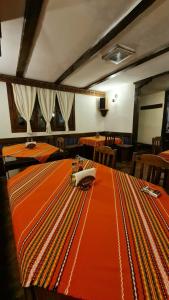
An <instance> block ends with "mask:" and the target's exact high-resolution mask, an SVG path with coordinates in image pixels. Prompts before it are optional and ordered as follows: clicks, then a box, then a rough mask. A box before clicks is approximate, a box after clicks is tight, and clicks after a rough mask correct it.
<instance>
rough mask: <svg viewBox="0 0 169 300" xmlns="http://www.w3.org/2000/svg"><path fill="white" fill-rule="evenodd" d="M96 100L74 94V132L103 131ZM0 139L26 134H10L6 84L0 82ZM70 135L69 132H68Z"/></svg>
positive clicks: (102, 122)
mask: <svg viewBox="0 0 169 300" xmlns="http://www.w3.org/2000/svg"><path fill="white" fill-rule="evenodd" d="M97 102H98V99H97V97H94V96H87V95H80V94H76V97H75V118H76V131H72V132H90V131H96V132H98V131H104V118H103V117H102V116H101V114H100V112H99V111H98V103H97ZM0 124H1V125H0V138H10V137H22V136H27V134H26V133H12V132H11V125H10V116H9V106H8V98H7V89H6V83H4V82H0ZM53 133H55V134H59V133H61V134H64V133H66V132H64V131H61V132H58V131H57V132H52V134H53ZM70 133H71V131H70ZM35 135H45V133H43V132H39V133H38V132H37V133H33V136H35Z"/></svg>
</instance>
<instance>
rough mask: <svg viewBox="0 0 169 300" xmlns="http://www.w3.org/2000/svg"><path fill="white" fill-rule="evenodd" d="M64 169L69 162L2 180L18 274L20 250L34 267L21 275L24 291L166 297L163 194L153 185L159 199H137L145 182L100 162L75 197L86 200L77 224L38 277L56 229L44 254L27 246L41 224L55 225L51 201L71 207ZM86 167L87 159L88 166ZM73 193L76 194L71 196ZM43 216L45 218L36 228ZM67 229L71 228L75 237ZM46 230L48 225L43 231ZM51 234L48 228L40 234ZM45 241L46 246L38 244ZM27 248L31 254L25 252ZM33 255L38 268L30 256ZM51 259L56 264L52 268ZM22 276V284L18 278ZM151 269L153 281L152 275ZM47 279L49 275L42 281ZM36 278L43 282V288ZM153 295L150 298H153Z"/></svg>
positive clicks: (168, 199) (166, 204)
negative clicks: (90, 182)
mask: <svg viewBox="0 0 169 300" xmlns="http://www.w3.org/2000/svg"><path fill="white" fill-rule="evenodd" d="M71 164H72V160H70V159H69V160H62V161H57V162H53V163H47V164H41V165H36V166H31V167H29V168H27V169H26V170H24V171H23V172H20V173H19V174H17V175H16V176H14V177H12V178H11V179H9V181H8V191H9V196H10V206H11V212H12V221H13V227H14V234H15V240H16V246H17V254H18V260H19V262H20V264H21V270H22V272H23V273H24V266H23V261H22V260H21V258H22V255H23V257H24V256H25V257H26V253H27V255H28V257H27V259H28V261H29V259H30V258H31V259H32V264H33V267H35V268H36V267H37V273H36V275H35V274H33V271H32V272H30V273H29V274H27V276H28V277H30V280H28V279H27V278H26V281H25V282H26V283H25V285H24V286H30V285H31V284H33V285H38V286H43V287H47V288H48V289H49V290H50V289H53V288H57V289H58V292H59V293H61V294H65V295H70V296H73V297H75V298H78V299H88V300H89V299H91V300H93V299H95V300H103V299H106V300H109V299H116V300H118V299H119V300H120V299H150V295H151V297H152V299H167V296H166V288H165V283H166V279H165V278H163V277H164V276H163V275H164V274H165V272H167V268H168V267H167V264H166V258H165V257H166V254H167V238H168V231H167V222H168V213H167V211H168V210H169V196H168V195H167V194H166V193H165V192H164V190H163V189H162V188H160V187H157V186H154V185H152V186H153V187H156V188H158V189H159V190H160V191H161V196H160V197H159V198H158V199H155V198H153V197H151V196H149V195H147V194H144V193H143V192H141V188H142V187H143V186H144V185H146V184H147V183H146V182H144V181H142V180H140V179H137V178H135V177H132V176H129V175H127V174H124V173H122V172H119V171H116V170H113V169H110V168H108V167H106V166H104V165H100V164H96V180H95V182H94V184H93V186H92V188H91V189H90V190H89V191H88V192H82V196H84V197H86V198H85V201H84V206H82V210H81V213H80V214H79V211H80V210H77V214H79V219H78V218H77V220H78V223H77V224H78V226H77V227H76V226H75V224H74V222H75V221H73V223H72V226H71V227H70V230H69V231H68V233H67V236H66V240H65V242H64V244H63V248H62V251H61V253H60V255H59V259H58V258H57V257H54V258H53V259H52V264H51V266H50V267H49V266H48V268H47V267H46V266H45V265H44V267H43V272H42V273H41V275H38V272H40V271H39V270H40V269H41V268H42V263H43V260H45V259H46V261H47V262H48V261H49V259H50V258H51V255H52V254H53V251H54V250H55V249H56V248H57V243H56V244H55V245H53V244H52V243H53V240H54V238H55V235H56V234H57V231H58V230H59V228H58V229H57V231H56V233H54V235H53V237H51V240H50V244H49V248H47V250H48V251H46V252H45V253H44V254H43V255H42V249H40V248H39V250H38V251H39V252H38V253H37V254H36V255H35V256H33V257H31V256H32V255H33V252H34V248H36V247H37V244H36V243H35V244H33V245H32V248H31V247H30V246H29V245H30V244H29V243H31V241H32V238H31V234H32V231H33V230H35V231H36V230H37V228H38V227H39V226H43V224H44V222H45V221H46V219H47V220H48V221H47V222H46V224H47V225H48V224H49V225H50V223H51V222H54V224H55V222H56V223H57V222H58V217H57V216H56V214H54V215H53V216H52V217H51V218H49V217H48V215H49V212H48V211H49V206H50V205H52V201H53V202H54V204H56V203H57V201H58V205H60V202H61V201H62V200H63V201H65V199H70V200H71V202H70V203H72V204H71V205H73V203H74V202H73V201H74V200H75V198H77V197H78V193H80V189H79V188H78V187H75V188H72V189H71V192H70V191H69V189H68V190H67V188H69V187H70V174H71ZM88 164H89V165H90V163H88V161H86V163H85V165H86V166H87V167H88ZM43 172H44V175H43ZM76 192H77V194H75V193H76ZM62 193H63V198H62V196H61V194H62ZM72 193H74V195H76V196H75V197H74V196H71V194H72ZM80 201H81V199H80V198H79V199H78V202H80ZM51 212H52V211H51ZM44 214H46V215H47V216H46V219H44V220H43V219H42V224H41V223H40V222H41V218H42V217H44ZM70 216H71V210H70V211H69V213H67V214H66V211H65V212H64V217H63V220H61V221H60V223H64V222H65V220H67V219H69V217H70ZM73 220H75V218H74V219H73ZM61 225H62V224H61ZM144 226H145V227H144ZM65 228H67V227H65ZM72 228H75V232H74V234H72ZM47 230H48V227H46V229H45V231H44V234H45V232H46V231H47ZM39 233H40V231H39ZM50 235H51V230H50V231H49V234H48V236H47V237H49V236H50ZM42 237H43V235H42ZM71 237H72V238H71ZM29 239H30V242H29ZM37 239H38V234H37ZM69 241H70V242H69ZM45 244H46V241H45V242H44V245H42V247H44V246H45ZM52 247H53V248H52ZM146 247H147V249H146ZM28 248H30V250H29V251H28V252H27V249H28ZM51 248H52V249H51ZM145 249H146V251H147V252H145ZM50 251H51V252H50ZM163 251H164V253H163ZM165 251H166V253H165ZM22 253H23V254H22ZM49 253H50V254H49ZM145 253H146V254H145ZM40 254H41V261H40V262H39V265H38V261H37V256H38V255H40ZM56 259H58V261H57V264H56V266H55V267H54V269H53V271H51V269H52V266H53V264H54V261H55V260H56ZM159 261H160V263H161V265H160V264H159ZM158 264H159V265H158ZM25 266H26V264H25ZM31 266H32V265H31ZM22 268H23V269H22ZM163 268H164V270H163ZM165 269H166V270H165ZM22 272H21V278H22V279H23V277H24V276H25V275H23V274H22ZM50 272H52V273H50ZM156 272H157V275H158V276H157V277H155V278H152V277H151V276H156ZM50 274H52V276H51V277H50V279H49V275H50ZM58 274H59V275H58ZM161 274H162V275H161ZM31 276H32V277H31ZM161 276H163V277H161ZM43 278H46V279H45V281H44V283H43V282H42V279H43ZM154 293H157V297H155V298H153V295H154ZM158 293H159V294H158ZM162 293H164V294H162Z"/></svg>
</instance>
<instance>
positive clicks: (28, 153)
mask: <svg viewBox="0 0 169 300" xmlns="http://www.w3.org/2000/svg"><path fill="white" fill-rule="evenodd" d="M58 151H59V148H57V147H54V146H52V145H49V144H47V143H37V144H36V146H35V147H34V148H33V149H28V148H26V147H25V144H17V145H12V146H5V147H3V149H2V155H3V157H7V156H8V157H9V156H10V157H15V158H22V159H23V158H34V159H36V160H37V161H39V162H40V163H43V162H46V160H47V159H48V158H49V156H50V155H51V154H53V153H55V152H58Z"/></svg>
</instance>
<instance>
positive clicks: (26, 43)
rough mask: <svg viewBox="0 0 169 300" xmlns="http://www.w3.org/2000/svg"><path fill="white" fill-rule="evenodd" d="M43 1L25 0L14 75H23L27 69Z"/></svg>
mask: <svg viewBox="0 0 169 300" xmlns="http://www.w3.org/2000/svg"><path fill="white" fill-rule="evenodd" d="M43 3H44V0H26V6H25V14H24V24H23V30H22V37H21V45H20V52H19V58H18V65H17V71H16V76H19V77H23V76H24V73H25V71H26V69H27V66H28V63H29V59H30V55H31V53H32V48H33V43H34V38H35V34H36V29H37V25H38V21H39V17H40V13H41V10H42V5H43Z"/></svg>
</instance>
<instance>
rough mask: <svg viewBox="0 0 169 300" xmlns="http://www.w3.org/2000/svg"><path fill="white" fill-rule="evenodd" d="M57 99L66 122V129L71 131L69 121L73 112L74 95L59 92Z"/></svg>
mask: <svg viewBox="0 0 169 300" xmlns="http://www.w3.org/2000/svg"><path fill="white" fill-rule="evenodd" d="M57 97H58V102H59V107H60V110H61V113H62V117H63V119H64V121H65V129H66V131H69V126H68V121H69V117H70V113H71V110H72V105H73V100H74V94H73V93H66V92H61V91H57Z"/></svg>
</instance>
